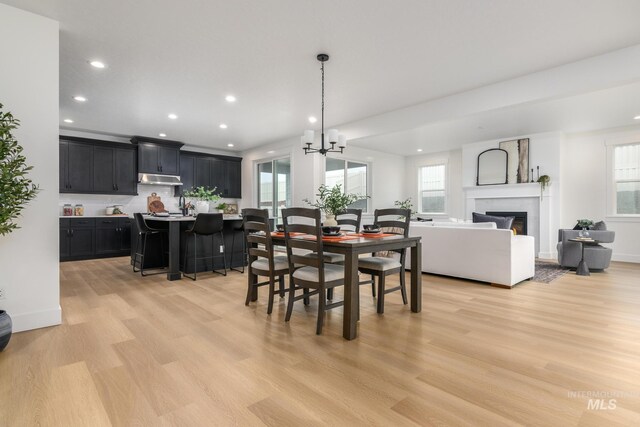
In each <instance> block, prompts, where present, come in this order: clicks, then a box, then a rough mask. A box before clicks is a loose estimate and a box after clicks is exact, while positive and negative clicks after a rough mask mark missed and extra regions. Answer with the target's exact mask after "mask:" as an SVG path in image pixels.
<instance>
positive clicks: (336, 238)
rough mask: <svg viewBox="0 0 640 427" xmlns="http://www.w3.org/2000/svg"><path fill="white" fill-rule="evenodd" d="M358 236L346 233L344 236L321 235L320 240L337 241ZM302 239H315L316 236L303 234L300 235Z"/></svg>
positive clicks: (357, 237)
mask: <svg viewBox="0 0 640 427" xmlns="http://www.w3.org/2000/svg"><path fill="white" fill-rule="evenodd" d="M359 238H360V236H358V235H355V234H347V235H344V236H322V240H323V241H324V242H339V241H341V240H353V239H359ZM302 239H306V240H316V236H309V235H305V236H302Z"/></svg>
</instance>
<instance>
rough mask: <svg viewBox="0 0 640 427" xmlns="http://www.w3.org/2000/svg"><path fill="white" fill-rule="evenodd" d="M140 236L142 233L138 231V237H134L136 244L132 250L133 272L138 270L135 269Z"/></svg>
mask: <svg viewBox="0 0 640 427" xmlns="http://www.w3.org/2000/svg"><path fill="white" fill-rule="evenodd" d="M141 237H142V235H141V234H140V233H138V237H137V238H136V246H135V248H134V250H133V272H134V273H137V272H138V271H140V270H138V271H136V262H137V260H138V246H139V245H140V238H141Z"/></svg>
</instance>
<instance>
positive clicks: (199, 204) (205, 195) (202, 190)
mask: <svg viewBox="0 0 640 427" xmlns="http://www.w3.org/2000/svg"><path fill="white" fill-rule="evenodd" d="M184 197H187V198H189V199H193V200H194V202H195V203H194V204H195V208H196V212H197V213H206V212H209V204H210V203H211V202H213V203H215V202H217V201H218V200H220V195H219V194H217V193H216V187H213V188H208V187H203V186H200V187H194V188H192V189H191V190H189V191H185V192H184Z"/></svg>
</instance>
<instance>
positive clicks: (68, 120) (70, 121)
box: [63, 119, 73, 123]
mask: <svg viewBox="0 0 640 427" xmlns="http://www.w3.org/2000/svg"><path fill="white" fill-rule="evenodd" d="M63 121H64V122H65V123H73V120H71V119H64V120H63Z"/></svg>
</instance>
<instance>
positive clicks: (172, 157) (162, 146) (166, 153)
mask: <svg viewBox="0 0 640 427" xmlns="http://www.w3.org/2000/svg"><path fill="white" fill-rule="evenodd" d="M131 142H132V143H133V144H135V145H137V147H138V172H139V173H154V174H163V175H180V147H182V146H183V145H184V144H183V143H181V142H178V141H169V140H166V139H157V138H147V137H143V136H134V137H133V138H131Z"/></svg>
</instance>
